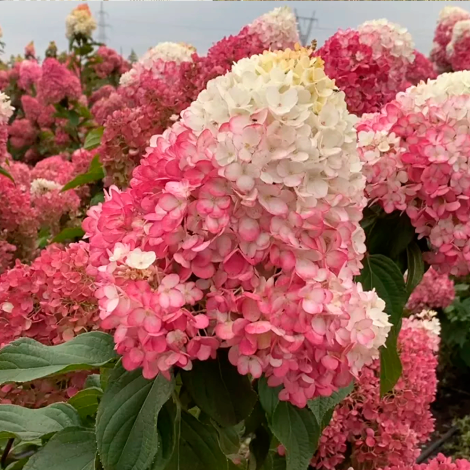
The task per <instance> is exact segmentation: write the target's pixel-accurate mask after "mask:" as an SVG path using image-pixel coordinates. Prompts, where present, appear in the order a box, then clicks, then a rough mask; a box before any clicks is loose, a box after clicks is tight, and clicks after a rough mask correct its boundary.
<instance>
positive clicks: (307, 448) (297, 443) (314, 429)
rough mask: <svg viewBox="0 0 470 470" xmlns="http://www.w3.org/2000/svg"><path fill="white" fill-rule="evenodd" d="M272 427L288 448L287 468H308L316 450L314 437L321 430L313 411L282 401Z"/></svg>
mask: <svg viewBox="0 0 470 470" xmlns="http://www.w3.org/2000/svg"><path fill="white" fill-rule="evenodd" d="M270 428H271V431H272V432H273V434H274V435H275V436H276V437H277V438H278V439H279V442H280V443H281V444H282V445H283V446H284V448H285V449H286V463H287V465H286V470H306V469H307V468H308V465H309V463H310V460H311V459H312V456H313V454H314V452H315V450H316V443H315V442H314V439H312V437H313V436H314V435H315V434H316V433H318V432H319V431H318V425H317V423H316V421H315V418H314V416H313V415H312V413H311V412H310V411H309V410H308V409H307V408H297V407H296V406H294V405H292V404H291V403H289V402H285V401H281V402H280V403H279V404H278V405H277V407H276V410H275V411H274V414H273V417H272V421H271V424H270Z"/></svg>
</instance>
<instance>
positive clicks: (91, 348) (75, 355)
mask: <svg viewBox="0 0 470 470" xmlns="http://www.w3.org/2000/svg"><path fill="white" fill-rule="evenodd" d="M116 358H117V355H116V353H115V352H114V340H113V337H112V336H111V335H108V334H106V333H101V332H98V331H94V332H91V333H83V334H81V335H79V336H77V337H75V338H73V339H72V340H70V341H68V342H67V343H64V344H59V345H57V346H44V345H43V344H41V343H38V342H37V341H35V340H34V339H30V338H20V339H18V340H16V341H13V342H12V343H10V344H8V345H7V346H5V347H4V348H3V349H1V350H0V384H4V383H7V382H18V383H22V382H31V381H32V380H36V379H40V378H43V377H48V376H50V375H55V374H59V373H64V372H71V371H75V370H92V369H96V368H98V367H101V366H103V365H105V364H107V363H109V362H110V361H113V360H115V359H116Z"/></svg>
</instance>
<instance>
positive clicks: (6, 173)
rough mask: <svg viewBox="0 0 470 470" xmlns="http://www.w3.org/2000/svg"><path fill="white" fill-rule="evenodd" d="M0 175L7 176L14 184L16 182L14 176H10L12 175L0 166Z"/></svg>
mask: <svg viewBox="0 0 470 470" xmlns="http://www.w3.org/2000/svg"><path fill="white" fill-rule="evenodd" d="M0 175H3V176H6V177H7V178H8V179H9V180H11V181H13V183H14V182H15V180H14V179H13V176H11V175H10V173H9V172H8V171H7V170H5V168H2V167H1V166H0Z"/></svg>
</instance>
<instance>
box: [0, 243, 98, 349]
mask: <svg viewBox="0 0 470 470" xmlns="http://www.w3.org/2000/svg"><path fill="white" fill-rule="evenodd" d="M88 264H89V254H88V247H87V244H86V243H83V242H81V243H73V244H71V245H69V246H68V247H67V248H63V247H61V246H56V245H51V246H49V247H48V248H47V249H46V250H44V251H42V252H41V255H40V256H39V257H38V258H36V259H35V260H34V262H33V263H32V265H31V266H28V265H24V264H21V263H17V265H16V266H15V267H14V268H13V269H10V270H9V271H6V272H5V273H4V274H2V275H1V276H0V310H1V312H2V315H1V317H0V322H1V328H0V346H2V345H5V344H7V343H9V342H11V341H13V340H15V339H17V338H19V337H21V336H28V337H31V338H34V339H36V340H37V341H40V342H42V343H44V344H57V343H62V342H64V341H67V340H69V339H71V338H73V337H74V336H76V335H77V334H79V333H80V332H83V331H89V330H93V329H97V328H98V326H99V323H98V321H97V320H98V306H97V301H96V299H95V297H94V292H95V285H94V275H95V272H94V269H93V268H88Z"/></svg>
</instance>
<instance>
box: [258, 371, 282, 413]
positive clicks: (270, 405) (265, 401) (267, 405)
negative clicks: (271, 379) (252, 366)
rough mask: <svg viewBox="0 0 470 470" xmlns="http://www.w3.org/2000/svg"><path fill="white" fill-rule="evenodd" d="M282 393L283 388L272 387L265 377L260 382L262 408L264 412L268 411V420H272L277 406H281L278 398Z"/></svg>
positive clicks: (259, 393) (259, 390)
mask: <svg viewBox="0 0 470 470" xmlns="http://www.w3.org/2000/svg"><path fill="white" fill-rule="evenodd" d="M280 391H281V387H276V388H273V387H270V386H269V385H268V382H267V380H266V378H265V377H264V376H263V377H261V378H260V379H259V380H258V395H259V401H260V402H261V406H262V407H263V409H264V411H266V415H267V417H268V420H270V419H271V417H272V415H273V414H274V411H275V410H276V407H277V405H278V404H279V398H278V397H279V392H280Z"/></svg>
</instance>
